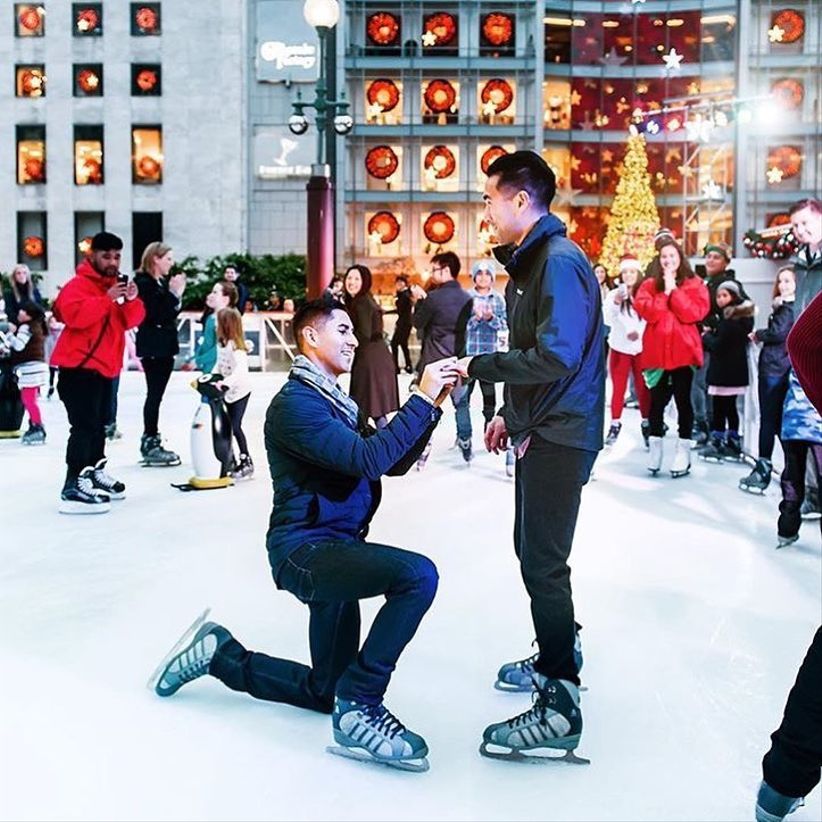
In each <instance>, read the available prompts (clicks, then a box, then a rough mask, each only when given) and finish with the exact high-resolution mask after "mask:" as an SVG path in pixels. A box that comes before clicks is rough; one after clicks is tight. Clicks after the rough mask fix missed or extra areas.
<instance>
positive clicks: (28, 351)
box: [7, 300, 49, 445]
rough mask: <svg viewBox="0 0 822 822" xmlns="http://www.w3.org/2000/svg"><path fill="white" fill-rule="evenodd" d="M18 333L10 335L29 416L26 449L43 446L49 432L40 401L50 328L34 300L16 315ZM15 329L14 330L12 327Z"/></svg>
mask: <svg viewBox="0 0 822 822" xmlns="http://www.w3.org/2000/svg"><path fill="white" fill-rule="evenodd" d="M17 321H18V323H19V325H17V327H16V329H15V330H13V331H12V333H11V334H8V335H7V341H8V343H9V346H10V348H11V363H12V367H13V368H14V373H15V376H16V377H17V385H18V386H19V388H20V399H21V401H22V403H23V407H24V408H25V409H26V411H27V412H28V415H29V430H28V431H26V433H25V434H23V438H22V440H21V442H22V443H23V445H43V444H44V443H45V441H46V429H45V428H43V418H42V416H41V415H40V407H39V405H38V403H37V397H38V395H39V393H40V387H41V386H43V385H48V379H49V368H48V365H46V353H45V345H46V337H47V336H48V326H47V325H46V314H45V311H43V308H42V307H41V306H40V305H39V304H38V303H35V302H34V301H33V300H23V301H22V302H20V304H19V308H18V311H17ZM11 328H12V329H14V326H13V325H12V326H11Z"/></svg>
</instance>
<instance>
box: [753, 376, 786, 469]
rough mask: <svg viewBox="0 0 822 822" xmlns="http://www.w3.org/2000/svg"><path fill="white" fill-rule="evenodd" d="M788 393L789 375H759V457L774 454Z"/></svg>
mask: <svg viewBox="0 0 822 822" xmlns="http://www.w3.org/2000/svg"><path fill="white" fill-rule="evenodd" d="M787 393H788V375H787V374H785V375H783V376H781V377H765V376H763V375H762V374H760V375H759V457H760V459H764V460H769V459H770V458H771V457H772V456H773V446H774V441H775V439H776V437H778V436H779V432H780V431H781V430H782V406H783V404H784V402H785V395H786V394H787Z"/></svg>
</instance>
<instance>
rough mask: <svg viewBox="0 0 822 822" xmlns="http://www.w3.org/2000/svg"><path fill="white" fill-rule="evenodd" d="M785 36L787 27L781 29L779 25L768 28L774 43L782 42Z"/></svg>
mask: <svg viewBox="0 0 822 822" xmlns="http://www.w3.org/2000/svg"><path fill="white" fill-rule="evenodd" d="M784 36H785V29H781V28H779V26H774V27H773V28H772V29H768V40H770V41H771V42H772V43H781V42H782V38H783V37H784Z"/></svg>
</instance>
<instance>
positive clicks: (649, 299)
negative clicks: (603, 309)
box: [634, 277, 710, 371]
mask: <svg viewBox="0 0 822 822" xmlns="http://www.w3.org/2000/svg"><path fill="white" fill-rule="evenodd" d="M634 307H635V308H636V310H637V314H639V316H640V317H642V318H643V319H645V320H646V321H647V322H648V325H647V326H646V328H645V334H644V335H643V337H642V367H643V368H661V369H663V370H664V371H673V370H674V369H675V368H683V367H685V366H688V365H693V366H697V367H698V366H701V365H702V363H703V359H704V358H703V354H702V337H701V336H700V334H699V327H698V323H699V322H700V320H702V319H703V318H704V317H705V315H706V314H707V313H708V309H709V308H710V296H709V294H708V289H707V288H706V287H705V284H704V283H703V282H702V280H700V279H699V278H698V277H689V278H688V279H686V280H683V281H682V283H681V285H679V286H677V287H676V288H675V289H674V290H673V291H672V292H671V294H670V295H668V294H666V293H665V292H664V291H657V290H656V281H655V280H654V279H652V278H651V279H647V280H645V282H643V283H642V285H641V286H640V287H639V289H638V290H637V293H636V296H635V297H634Z"/></svg>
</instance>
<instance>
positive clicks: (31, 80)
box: [14, 64, 46, 97]
mask: <svg viewBox="0 0 822 822" xmlns="http://www.w3.org/2000/svg"><path fill="white" fill-rule="evenodd" d="M14 77H15V92H14V93H15V94H16V95H17V97H45V96H46V67H45V66H44V65H42V64H39V65H31V66H15V68H14Z"/></svg>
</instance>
